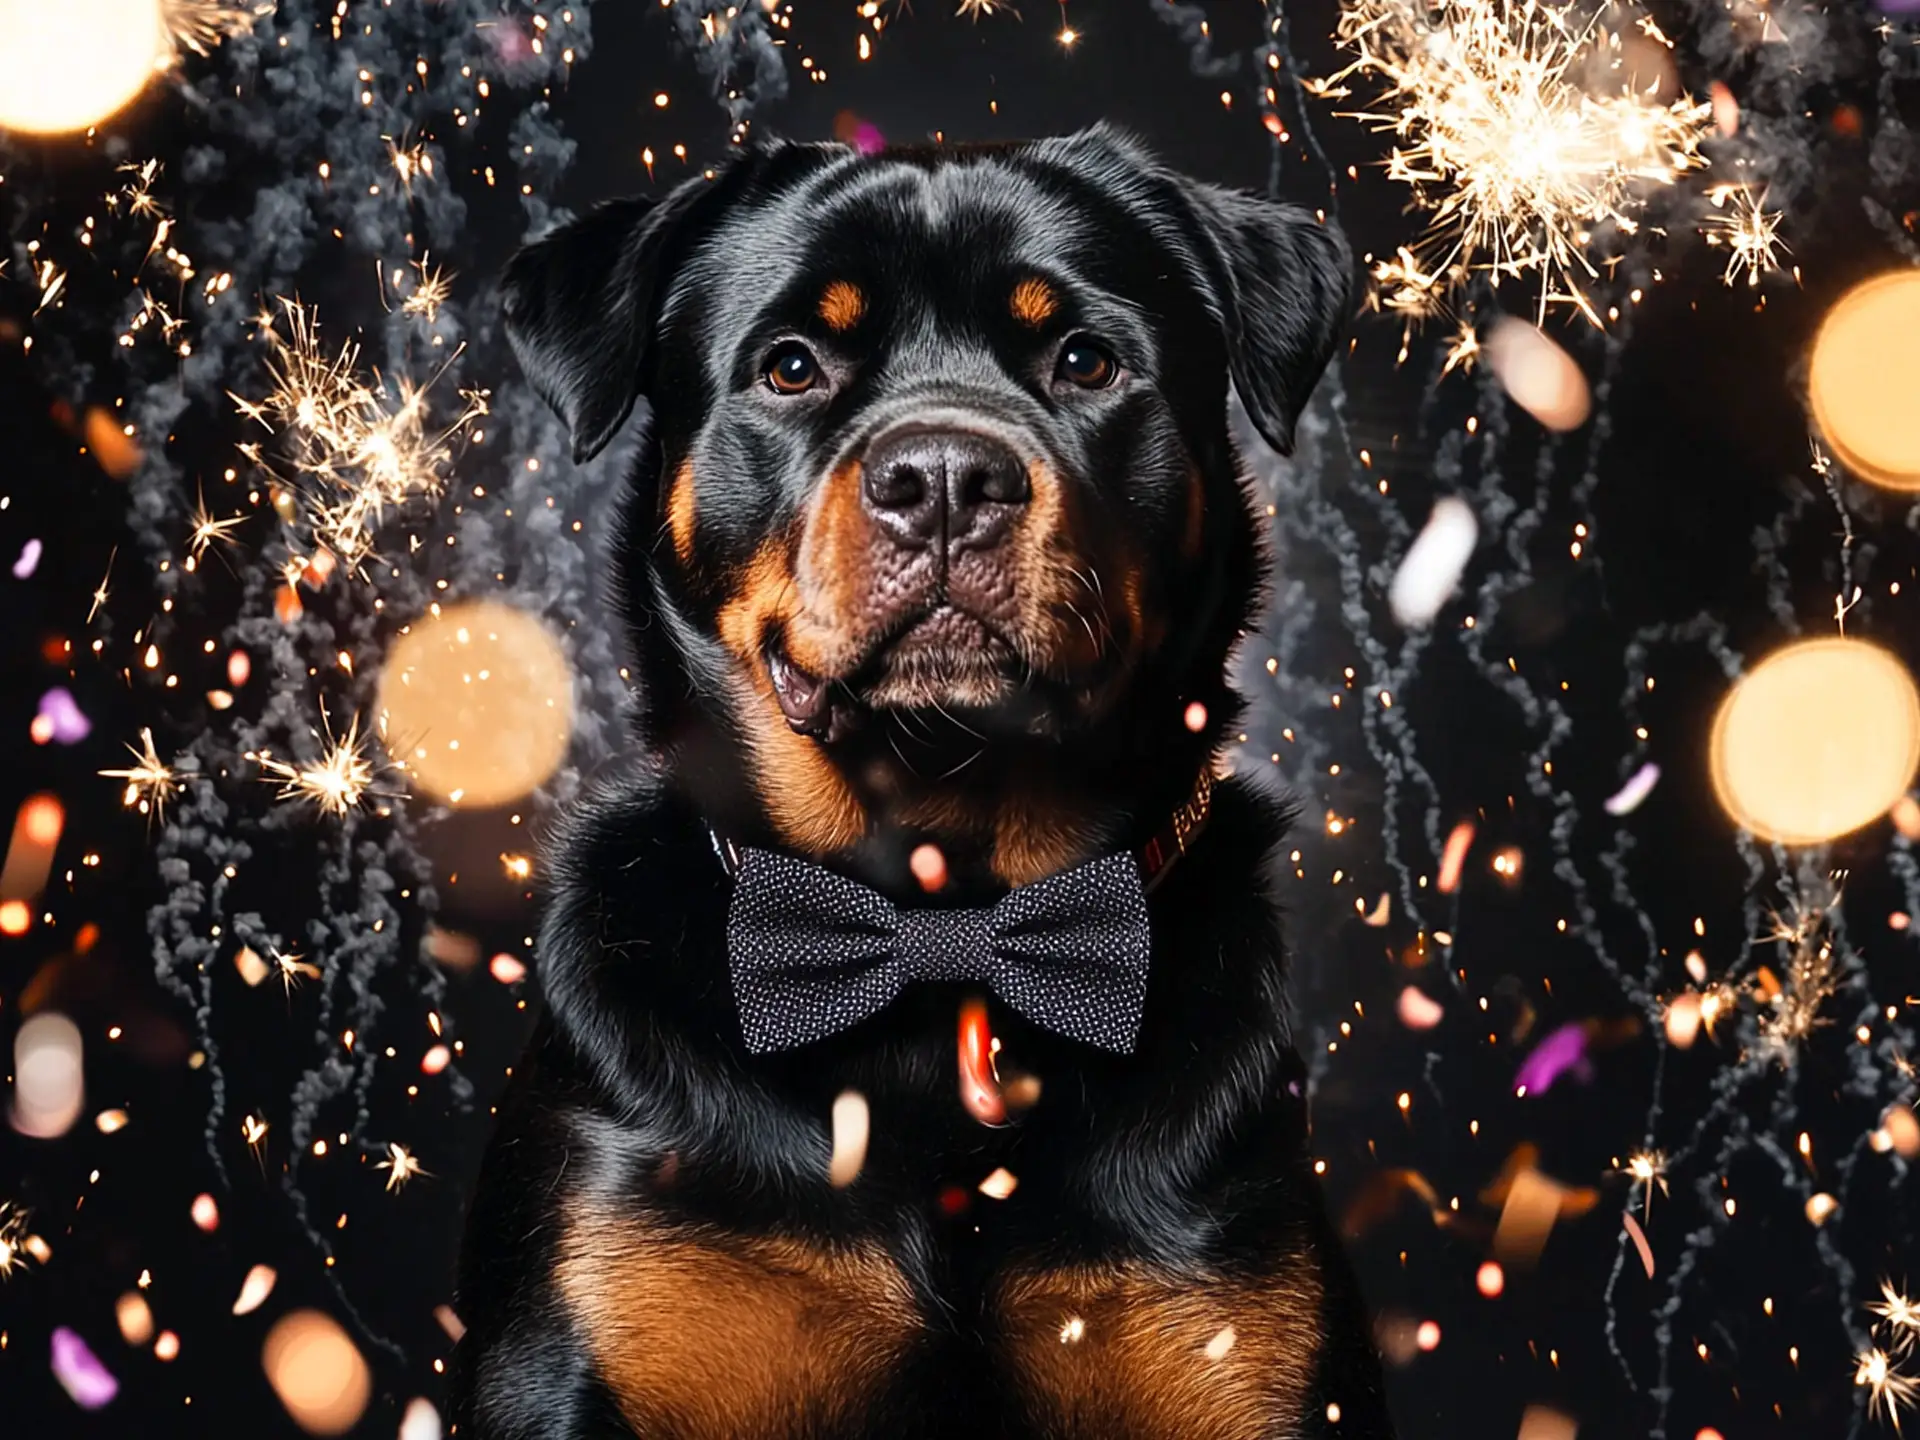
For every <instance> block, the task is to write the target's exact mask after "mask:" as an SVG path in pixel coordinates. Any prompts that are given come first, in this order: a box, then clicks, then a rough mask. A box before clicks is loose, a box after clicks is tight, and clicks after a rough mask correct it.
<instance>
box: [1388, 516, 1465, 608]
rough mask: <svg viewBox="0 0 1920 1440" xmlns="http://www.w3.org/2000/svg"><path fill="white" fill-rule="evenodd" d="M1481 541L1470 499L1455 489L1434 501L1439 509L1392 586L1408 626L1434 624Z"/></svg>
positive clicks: (1391, 600)
mask: <svg viewBox="0 0 1920 1440" xmlns="http://www.w3.org/2000/svg"><path fill="white" fill-rule="evenodd" d="M1479 542H1480V522H1479V521H1477V520H1475V519H1474V518H1473V510H1472V509H1471V507H1469V506H1468V504H1467V502H1466V501H1464V500H1461V499H1459V498H1458V497H1456V496H1453V495H1445V496H1442V497H1441V498H1440V499H1438V500H1436V501H1434V502H1433V513H1432V514H1431V515H1429V516H1427V523H1426V525H1425V526H1424V527H1423V528H1422V529H1421V531H1420V533H1419V535H1418V536H1416V537H1415V538H1414V542H1413V544H1412V545H1410V546H1408V547H1407V555H1406V558H1405V559H1404V560H1402V561H1401V562H1400V568H1399V570H1397V571H1396V572H1395V573H1394V577H1393V583H1392V584H1391V585H1389V586H1388V587H1387V605H1388V607H1389V608H1390V609H1391V610H1392V611H1393V618H1394V619H1395V620H1396V621H1398V622H1399V623H1400V624H1402V625H1404V626H1406V627H1407V628H1408V629H1418V628H1420V627H1421V626H1424V625H1428V624H1431V623H1432V621H1433V617H1434V616H1435V615H1438V614H1439V613H1440V607H1441V606H1442V605H1444V604H1446V603H1447V601H1448V600H1449V599H1450V598H1451V597H1452V595H1453V592H1454V590H1455V589H1456V588H1457V587H1458V586H1459V584H1460V576H1461V574H1462V572H1464V571H1465V570H1466V568H1467V561H1468V560H1470V559H1471V558H1472V557H1473V547H1474V546H1475V545H1477V544H1479Z"/></svg>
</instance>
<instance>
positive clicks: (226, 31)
mask: <svg viewBox="0 0 1920 1440" xmlns="http://www.w3.org/2000/svg"><path fill="white" fill-rule="evenodd" d="M272 13H273V6H272V5H271V4H260V5H233V4H229V3H227V0H161V3H160V23H161V24H163V25H165V26H166V28H167V33H168V34H169V35H171V36H172V37H173V43H174V44H175V45H176V46H178V47H179V48H181V49H183V50H191V51H192V52H193V53H194V54H196V55H199V56H203V57H204V56H207V55H211V54H212V53H213V50H214V47H215V46H216V45H218V44H219V43H220V42H221V41H222V40H226V39H230V38H231V37H233V36H235V35H251V34H252V33H253V27H254V24H255V22H256V21H259V20H262V19H264V18H266V17H267V16H268V15H271V14H272Z"/></svg>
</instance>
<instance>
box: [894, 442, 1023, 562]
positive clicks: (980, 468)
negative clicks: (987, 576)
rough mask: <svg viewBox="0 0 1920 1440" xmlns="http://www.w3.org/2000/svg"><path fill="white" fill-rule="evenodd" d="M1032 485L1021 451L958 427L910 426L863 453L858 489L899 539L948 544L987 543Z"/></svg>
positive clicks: (996, 535)
mask: <svg viewBox="0 0 1920 1440" xmlns="http://www.w3.org/2000/svg"><path fill="white" fill-rule="evenodd" d="M1032 493H1033V492H1032V489H1031V487H1030V486H1029V484H1028V483H1027V468H1026V466H1024V465H1022V464H1021V463H1020V457H1019V456H1018V455H1016V454H1014V453H1013V451H1011V450H1009V449H1008V448H1007V447H1006V446H1004V445H1002V444H1000V443H999V442H997V441H994V440H989V439H988V438H987V437H985V436H984V435H975V434H972V433H970V432H968V431H965V430H912V431H908V432H906V433H905V434H903V435H900V436H898V437H896V438H891V439H888V438H883V439H881V440H880V441H879V442H878V443H877V444H875V445H874V446H873V447H871V448H870V449H869V450H868V451H867V458H866V464H865V465H864V466H863V468H862V470H861V482H860V495H861V499H862V500H864V501H865V502H866V507H867V513H868V514H870V515H872V516H873V518H874V519H875V520H877V521H878V522H879V523H880V524H881V526H882V527H884V528H885V529H886V530H887V531H889V532H890V533H891V534H892V535H893V536H894V537H895V538H896V539H898V540H900V541H901V542H903V543H905V544H908V545H914V546H925V545H933V544H938V543H941V542H942V541H944V542H945V544H946V546H947V547H948V548H949V549H955V548H958V547H960V546H963V545H964V546H969V547H978V546H983V545H990V544H993V543H994V542H995V541H997V540H999V539H1000V538H1001V537H1002V536H1003V535H1005V534H1006V532H1007V529H1008V527H1009V526H1010V525H1011V524H1012V522H1013V517H1014V515H1015V514H1016V513H1017V512H1018V511H1019V508H1020V507H1021V506H1022V505H1025V504H1026V503H1027V500H1028V498H1029V496H1030V495H1031V494H1032Z"/></svg>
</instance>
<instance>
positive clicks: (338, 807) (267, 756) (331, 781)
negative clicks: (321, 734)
mask: <svg viewBox="0 0 1920 1440" xmlns="http://www.w3.org/2000/svg"><path fill="white" fill-rule="evenodd" d="M320 723H321V726H322V728H323V729H324V730H325V732H326V737H325V744H324V745H323V747H322V750H321V755H320V758H319V759H318V760H316V761H314V762H313V763H312V764H311V765H300V764H294V763H289V762H288V761H285V760H276V759H274V758H273V755H272V754H271V753H270V752H268V751H265V750H262V751H259V752H257V753H256V754H253V755H250V756H249V757H248V758H249V759H251V760H253V761H255V762H256V763H257V764H258V765H259V766H260V768H261V769H262V770H264V771H266V772H267V777H271V778H273V779H276V780H279V781H280V782H281V785H280V793H279V797H278V798H279V799H282V800H305V801H307V802H309V803H310V804H312V805H313V806H314V807H315V808H317V809H318V810H319V811H320V813H321V814H323V815H345V814H346V813H347V812H348V811H349V810H352V809H354V808H355V807H356V806H358V805H359V803H360V801H361V800H362V799H363V798H364V797H365V795H366V793H367V789H368V787H369V786H371V785H372V784H373V776H374V770H373V762H372V761H370V760H368V759H367V756H366V751H365V749H364V740H363V737H362V736H361V734H360V717H359V716H358V715H356V716H354V717H353V719H352V720H351V721H350V722H349V723H348V725H347V730H346V733H345V734H344V735H341V736H339V737H337V738H336V737H335V735H334V734H333V729H332V727H331V726H330V725H328V724H327V718H326V712H325V711H324V710H322V711H321V714H320ZM267 777H262V778H267Z"/></svg>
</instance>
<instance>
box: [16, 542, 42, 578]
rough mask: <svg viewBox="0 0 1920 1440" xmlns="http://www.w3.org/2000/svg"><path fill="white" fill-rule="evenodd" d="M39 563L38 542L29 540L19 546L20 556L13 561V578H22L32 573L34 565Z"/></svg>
mask: <svg viewBox="0 0 1920 1440" xmlns="http://www.w3.org/2000/svg"><path fill="white" fill-rule="evenodd" d="M39 563H40V542H39V541H38V540H29V541H27V543H26V544H25V545H22V546H21V547H20V558H19V559H18V560H16V561H14V562H13V578H14V579H16V580H24V579H26V578H27V577H28V576H29V575H31V574H33V571H34V567H35V566H36V565H38V564H39Z"/></svg>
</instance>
